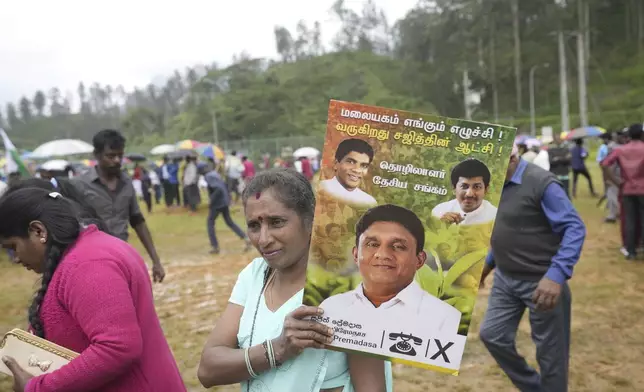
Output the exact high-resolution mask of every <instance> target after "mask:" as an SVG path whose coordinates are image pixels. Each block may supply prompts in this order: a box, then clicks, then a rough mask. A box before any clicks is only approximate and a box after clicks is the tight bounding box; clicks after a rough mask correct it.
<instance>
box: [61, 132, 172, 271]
mask: <svg viewBox="0 0 644 392" xmlns="http://www.w3.org/2000/svg"><path fill="white" fill-rule="evenodd" d="M93 144H94V155H95V157H96V162H97V164H96V166H95V167H94V168H92V169H90V170H88V171H87V172H86V173H84V174H83V175H81V176H78V177H74V178H73V179H72V182H73V184H74V185H75V186H76V187H77V188H78V190H79V191H80V192H82V194H83V196H85V199H86V200H87V203H88V204H89V205H91V206H92V207H93V208H94V209H95V210H96V212H97V213H98V215H99V217H100V218H101V219H102V220H103V222H105V224H106V225H107V227H108V229H109V232H110V233H111V234H112V235H113V236H115V237H118V238H120V239H122V240H123V241H127V240H128V236H129V234H128V223H129V225H130V226H132V228H134V231H136V234H137V235H138V237H139V239H140V240H141V243H142V244H143V246H144V247H145V249H146V250H147V251H148V254H149V255H150V258H151V259H152V276H153V278H154V281H155V282H161V281H163V278H164V277H165V271H164V269H163V266H162V265H161V261H160V260H159V256H158V255H157V251H156V248H155V247H154V243H153V242H152V235H151V234H150V230H149V229H148V225H147V224H146V223H145V218H144V217H143V214H142V213H141V210H140V209H139V204H138V200H137V197H136V192H135V191H134V186H132V180H131V179H130V178H129V177H128V176H127V174H125V173H124V172H123V171H122V170H121V161H122V160H123V154H124V151H125V138H124V137H123V135H121V133H120V132H119V131H116V130H112V129H106V130H102V131H100V132H98V133H97V134H96V135H94V139H93Z"/></svg>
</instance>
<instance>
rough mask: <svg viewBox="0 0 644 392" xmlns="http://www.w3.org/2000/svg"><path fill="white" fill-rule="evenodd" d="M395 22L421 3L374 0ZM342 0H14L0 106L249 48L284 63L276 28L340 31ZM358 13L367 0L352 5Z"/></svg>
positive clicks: (130, 79)
mask: <svg viewBox="0 0 644 392" xmlns="http://www.w3.org/2000/svg"><path fill="white" fill-rule="evenodd" d="M376 2H377V4H378V5H379V7H381V8H383V9H384V10H385V12H386V13H387V15H388V19H389V22H390V23H393V21H395V20H397V19H400V18H402V17H404V15H405V14H406V13H407V12H408V11H409V10H410V9H411V8H412V7H413V6H414V5H415V4H416V3H417V0H376ZM333 3H334V0H129V1H125V0H109V1H105V0H103V1H100V0H57V1H51V0H6V1H2V4H1V6H0V13H1V14H2V19H1V21H0V108H2V110H3V111H4V108H5V104H6V103H7V102H9V101H12V102H17V101H18V100H19V99H20V97H21V96H23V95H26V96H28V97H29V98H30V99H31V98H32V97H33V95H34V93H35V92H36V91H37V90H38V89H42V90H44V91H45V92H46V91H47V90H49V88H51V87H54V86H57V87H59V88H60V89H61V91H62V93H63V95H64V94H65V91H66V90H71V91H73V92H76V87H77V86H78V82H79V81H81V80H82V81H84V82H86V83H87V84H89V83H92V82H99V83H100V84H103V85H105V84H112V85H118V84H122V85H124V86H125V87H126V88H127V89H128V90H129V89H131V88H132V87H133V86H144V85H146V84H148V83H149V82H150V81H152V80H154V79H156V78H159V77H163V76H166V75H169V74H171V73H172V71H173V70H174V69H177V68H178V69H181V70H183V69H185V67H186V66H191V65H195V64H199V63H202V64H210V63H212V62H217V63H219V64H227V63H229V62H230V61H231V59H232V56H233V55H234V54H238V53H241V52H242V51H246V52H247V53H249V54H251V55H253V56H258V57H260V56H261V57H274V56H276V50H275V40H274V34H273V28H274V27H275V25H283V26H285V27H287V28H288V29H289V30H291V32H292V33H293V34H294V33H295V25H296V24H297V22H298V21H299V20H302V19H303V20H305V21H307V22H308V23H309V25H312V23H313V22H314V21H316V20H318V21H320V22H321V23H322V34H323V39H324V40H325V42H327V43H328V42H329V41H330V40H331V39H332V36H333V35H335V32H336V31H337V29H338V23H336V22H335V21H334V19H333V17H332V16H331V15H330V13H329V12H328V11H329V9H330V7H331V5H332V4H333ZM345 3H346V4H347V6H349V7H351V8H353V9H355V10H357V11H359V10H360V9H361V6H362V4H363V0H345Z"/></svg>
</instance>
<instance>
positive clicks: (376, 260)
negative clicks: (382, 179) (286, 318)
mask: <svg viewBox="0 0 644 392" xmlns="http://www.w3.org/2000/svg"><path fill="white" fill-rule="evenodd" d="M424 245H425V229H424V227H423V224H422V222H421V221H420V219H418V217H417V216H416V214H415V213H414V212H412V211H410V210H408V209H406V208H403V207H400V206H395V205H392V204H385V205H381V206H377V207H374V208H372V209H370V210H369V211H367V212H366V213H365V214H364V215H363V216H362V217H361V218H360V220H359V221H358V223H357V224H356V245H355V247H354V248H353V258H354V260H355V262H356V264H357V265H358V269H359V271H360V275H361V276H362V283H361V284H360V285H359V286H358V287H357V288H356V289H354V290H352V291H349V292H346V293H343V294H338V295H334V296H331V297H329V298H327V299H326V300H324V301H323V302H322V303H321V304H320V307H321V308H322V309H324V310H325V314H329V315H332V316H333V317H350V318H352V319H354V320H356V321H358V322H360V323H367V324H371V325H383V324H388V325H390V326H398V327H399V328H400V327H403V326H406V327H409V328H410V329H412V330H424V331H437V332H446V333H449V334H454V335H455V334H456V333H457V332H458V326H459V323H460V320H461V312H460V311H458V310H457V309H456V308H454V307H452V306H451V305H449V304H447V303H445V302H443V301H441V300H440V299H438V298H436V297H434V296H432V295H431V294H429V293H427V292H426V291H424V290H423V289H422V288H421V287H420V286H419V285H418V283H416V282H415V280H414V277H415V275H416V271H418V269H419V268H421V267H422V266H423V265H424V264H425V260H426V259H427V254H426V253H425V251H424V250H423V247H424Z"/></svg>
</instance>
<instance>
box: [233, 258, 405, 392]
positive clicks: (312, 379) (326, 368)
mask: <svg viewBox="0 0 644 392" xmlns="http://www.w3.org/2000/svg"><path fill="white" fill-rule="evenodd" d="M266 268H268V265H267V264H266V262H265V261H264V259H263V258H256V259H255V260H253V261H252V262H251V263H250V264H249V265H248V266H246V268H244V270H243V271H242V272H241V273H240V274H239V276H238V277H237V283H235V287H234V288H233V292H232V294H231V295H230V302H231V303H234V304H237V305H240V306H243V307H244V312H243V314H242V317H241V320H240V322H239V332H238V333H237V341H238V344H239V347H240V348H246V347H249V346H250V345H251V344H252V345H253V346H254V345H257V344H261V343H262V342H264V341H265V340H267V339H274V338H276V337H278V336H279V335H280V334H281V332H282V326H283V324H284V318H285V317H286V315H287V314H289V313H290V312H292V311H293V310H295V309H297V308H298V307H299V306H301V305H302V299H303V296H304V290H300V291H299V292H298V293H296V294H295V295H294V296H293V297H291V298H290V299H289V300H288V301H286V302H285V303H284V304H283V305H282V306H281V307H280V308H279V309H277V310H276V311H275V312H271V311H270V310H269V309H268V307H266V301H265V299H264V295H263V294H262V293H261V291H262V286H263V283H264V273H265V271H266ZM260 295H261V299H260V300H259V306H258V298H259V296H260ZM255 309H257V317H256V319H255V329H254V331H253V337H252V342H251V341H250V333H251V329H252V325H253V317H254V316H255ZM385 378H386V380H387V392H391V391H393V380H392V370H391V363H390V362H388V361H385ZM248 382H250V392H319V391H320V390H321V389H327V388H337V387H341V386H342V387H344V389H343V392H354V390H353V386H352V385H351V379H350V377H349V368H348V363H347V356H346V354H345V353H341V352H337V351H330V350H317V349H306V350H304V351H303V352H302V353H301V354H300V355H299V356H297V357H296V358H293V359H290V360H288V361H286V362H285V363H284V364H282V366H280V367H279V368H278V369H277V370H270V371H267V372H264V373H262V374H260V375H259V377H257V378H255V379H251V380H249V381H244V382H242V383H241V390H242V392H246V391H247V390H248V389H247V388H248V387H247V384H248Z"/></svg>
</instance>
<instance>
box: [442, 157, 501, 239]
mask: <svg viewBox="0 0 644 392" xmlns="http://www.w3.org/2000/svg"><path fill="white" fill-rule="evenodd" d="M451 180H452V186H453V187H454V195H455V196H456V198H454V199H452V200H450V201H446V202H444V203H441V204H439V205H437V206H436V207H434V209H433V210H432V215H433V216H435V217H436V218H438V219H440V220H442V221H443V222H445V223H448V224H452V223H455V224H460V225H463V226H464V225H474V224H482V223H490V222H491V221H493V220H494V218H495V217H496V210H497V208H496V207H495V206H493V205H492V203H490V202H489V201H487V200H485V196H486V195H487V192H488V189H489V187H490V169H488V167H487V166H486V165H485V163H483V162H481V161H479V160H478V159H474V158H469V159H466V160H464V161H462V162H460V163H459V164H457V165H456V166H454V168H453V169H452V174H451Z"/></svg>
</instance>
